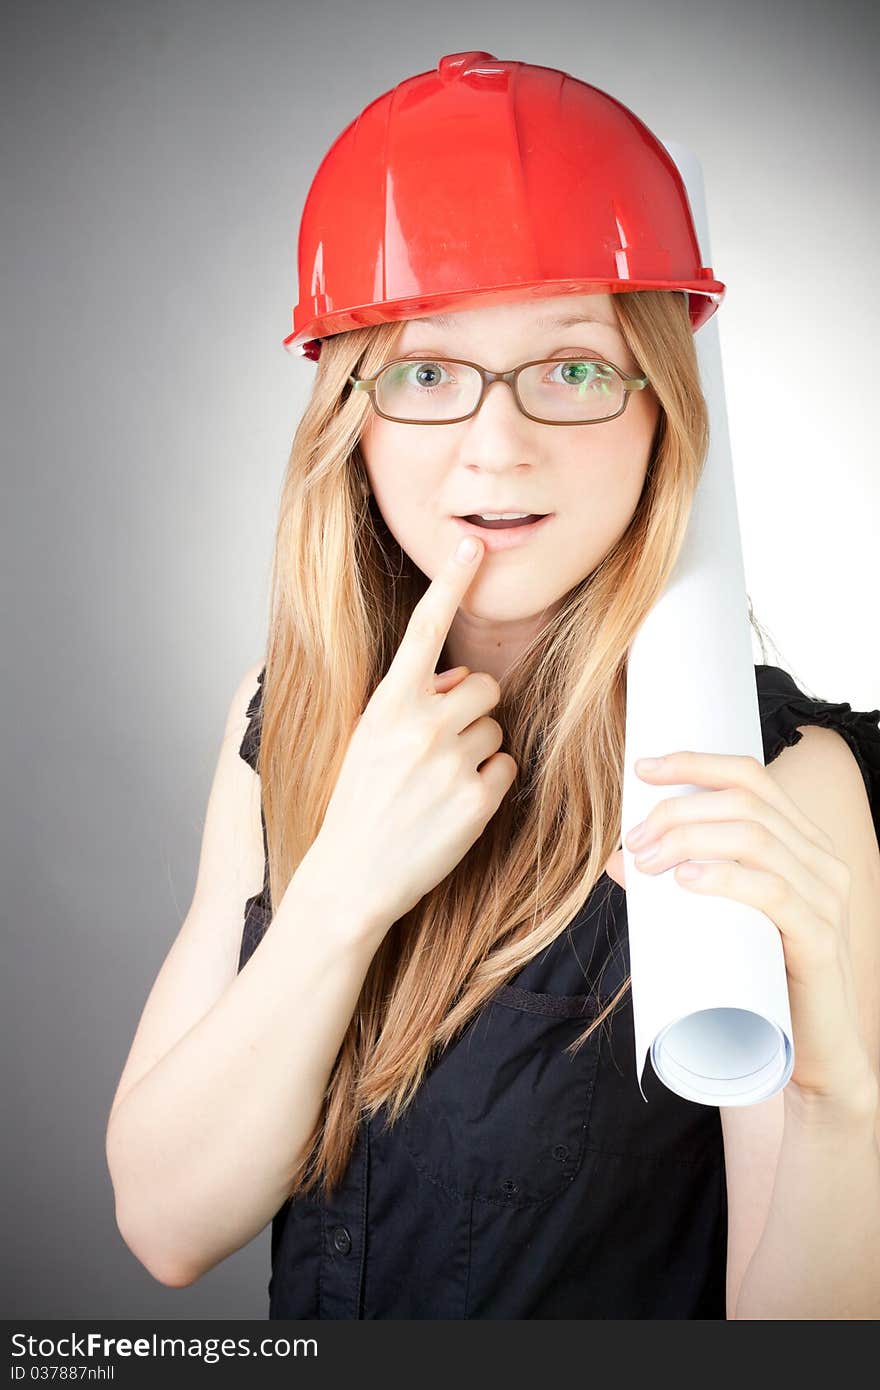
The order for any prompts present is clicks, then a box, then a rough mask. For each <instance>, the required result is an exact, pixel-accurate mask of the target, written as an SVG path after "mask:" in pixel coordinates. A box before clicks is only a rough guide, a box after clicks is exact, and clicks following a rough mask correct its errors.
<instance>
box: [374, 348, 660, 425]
mask: <svg viewBox="0 0 880 1390" xmlns="http://www.w3.org/2000/svg"><path fill="white" fill-rule="evenodd" d="M402 362H457V363H458V364H459V366H461V367H473V368H474V369H475V370H476V371H478V372H479V373H480V376H481V377H482V378H483V387H482V390H481V391H480V396H479V400H478V401H477V403H476V405H475V406H474V408H473V410H470V411H468V413H467V415H457V416H456V417H455V418H454V419H452V420H403V419H401V418H400V416H398V415H386V414H385V412H384V410H380V409H379V407H378V405H377V404H376V387H377V385H378V382H379V377H380V376H381V375H382V372H384V371H386V370H387V369H388V368H389V367H396V366H399V365H400V364H401V363H402ZM542 362H555V363H560V362H601V363H602V365H603V366H604V367H610V368H611V370H612V371H613V372H614V373H616V375H617V376H619V377H620V379H621V381H622V382H623V405H622V406H621V407H620V409H619V410H615V412H614V414H613V415H603V416H602V418H601V419H599V420H542V418H541V416H540V415H532V414H531V412H530V411H528V410H526V408H525V406H524V405H523V403H522V399H521V397H520V394H519V386H518V380H519V374H520V372H523V371H525V369H526V367H536V366H537V365H538V364H539V363H542ZM348 379H349V381H350V382H351V385H352V387H353V389H354V390H355V391H365V392H366V393H367V395H368V396H369V398H370V403H371V404H372V407H373V409H374V410H375V412H376V414H377V415H381V417H382V419H383V420H391V421H393V422H394V424H396V425H458V424H460V423H461V421H462V420H470V419H471V418H472V417H473V416H474V415H476V413H477V411H478V410H479V408H480V406H481V405H482V404H483V401H484V400H485V399H486V392H487V391H488V390H489V387H490V386H491V385H492V382H493V381H505V382H506V383H507V385H508V386H509V387H510V389H511V391H512V392H513V398H514V400H515V401H516V404H517V406H518V408H519V409H520V411H521V412H522V414H523V415H525V416H526V418H527V419H528V420H534V421H535V422H536V423H537V424H539V425H563V426H568V425H604V424H607V422H608V421H609V420H616V419H617V418H618V416H620V415H622V414H623V412H624V411H625V410H626V404H627V401H628V400H629V398H630V395H631V393H632V392H633V391H643V390H644V389H645V387H646V386H648V385H650V382H649V380H648V378H647V377H646V376H627V375H626V373H625V372H623V371H621V369H620V367H618V366H615V364H614V363H613V362H609V361H608V359H607V358H605V357H598V356H591V357H586V356H584V357H577V356H572V357H535V358H533V359H532V360H531V361H530V362H521V363H520V364H519V366H518V367H511V369H510V371H509V372H490V371H489V370H488V368H487V367H483V366H481V365H480V363H479V362H468V361H467V359H466V358H464V357H429V356H425V357H395V358H394V359H393V360H392V361H391V362H385V363H384V364H383V366H382V367H381V369H380V370H379V371H378V372H377V373H376V375H375V376H372V377H359V376H350V377H349V378H348Z"/></svg>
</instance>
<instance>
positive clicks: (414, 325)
mask: <svg viewBox="0 0 880 1390" xmlns="http://www.w3.org/2000/svg"><path fill="white" fill-rule="evenodd" d="M579 324H587V325H595V326H598V327H600V328H602V329H604V330H606V331H607V332H609V333H617V334H619V332H620V330H619V327H618V323H617V315H616V313H615V310H614V306H613V304H612V303H611V296H610V295H585V296H574V295H563V296H559V297H556V298H553V299H539V300H532V301H530V302H529V303H527V304H490V305H481V306H479V307H477V308H472V309H461V310H458V311H456V312H452V313H446V314H429V315H426V316H425V317H419V318H413V319H409V320H407V324H406V327H405V329H404V331H403V334H402V340H403V341H408V340H409V339H410V338H412V337H416V336H420V335H421V334H422V333H423V332H427V331H431V332H432V333H437V332H439V333H446V334H450V335H459V334H460V335H462V336H466V335H471V334H474V335H486V336H490V335H491V334H493V333H495V332H498V333H505V334H509V333H522V334H529V333H541V332H547V331H550V330H552V329H560V328H573V327H575V326H577V325H579Z"/></svg>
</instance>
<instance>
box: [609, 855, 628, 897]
mask: <svg viewBox="0 0 880 1390" xmlns="http://www.w3.org/2000/svg"><path fill="white" fill-rule="evenodd" d="M605 872H606V874H607V875H608V877H609V878H613V879H614V882H615V883H619V884H620V886H621V888H625V887H626V883H625V882H624V877H623V849H616V850H615V851H614V853H613V854H612V855H611V857H610V859H609V860H608V863H607V864H606V865H605Z"/></svg>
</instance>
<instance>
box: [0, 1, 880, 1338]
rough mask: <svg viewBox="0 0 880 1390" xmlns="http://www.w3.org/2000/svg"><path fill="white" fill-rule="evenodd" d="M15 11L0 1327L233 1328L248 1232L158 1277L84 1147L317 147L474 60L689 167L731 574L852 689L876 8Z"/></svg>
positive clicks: (9, 189)
mask: <svg viewBox="0 0 880 1390" xmlns="http://www.w3.org/2000/svg"><path fill="white" fill-rule="evenodd" d="M5 16H6V17H5V20H4V32H3V35H2V38H3V43H2V47H3V48H4V49H5V54H6V56H5V59H4V67H5V69H6V70H5V72H4V73H3V81H2V84H0V101H2V117H3V119H2V121H0V131H2V136H0V138H2V145H3V195H2V200H0V206H2V219H3V228H2V245H3V249H4V252H5V255H4V267H3V268H4V287H5V291H6V294H5V303H6V309H5V313H4V323H5V325H6V327H7V330H8V331H7V333H6V334H5V335H4V359H3V374H2V381H3V387H4V397H5V409H4V428H3V440H4V444H5V469H4V498H5V502H6V506H5V507H4V509H3V510H4V512H5V514H6V522H7V527H6V531H7V534H6V536H5V538H4V541H3V546H2V555H3V568H4V576H3V578H4V584H3V592H4V596H5V600H6V604H5V636H4V640H3V646H2V650H3V654H4V658H5V662H4V674H3V690H4V694H5V696H6V725H7V730H9V729H11V731H12V738H11V739H9V738H7V740H6V742H5V747H6V775H5V777H4V788H5V796H4V803H3V836H2V843H3V857H4V873H3V912H4V917H5V923H4V927H5V931H4V965H5V972H4V974H5V982H6V987H7V999H6V1001H5V1003H4V1006H3V1009H4V1021H5V1022H6V1024H7V1030H8V1032H7V1040H6V1047H5V1049H4V1052H5V1061H6V1066H7V1082H6V1089H7V1093H8V1097H9V1102H11V1103H7V1105H6V1108H5V1115H6V1117H7V1119H8V1120H9V1121H10V1123H9V1124H8V1130H7V1143H6V1146H5V1148H6V1153H5V1162H6V1172H5V1176H4V1194H5V1198H6V1201H5V1212H4V1215H5V1219H6V1223H7V1231H6V1240H5V1241H4V1250H5V1259H4V1280H5V1286H6V1287H5V1291H4V1300H3V1303H4V1307H3V1313H4V1315H5V1316H7V1317H13V1316H21V1317H42V1318H51V1317H64V1318H85V1317H94V1316H97V1315H100V1316H103V1317H105V1318H113V1317H117V1318H122V1317H132V1316H134V1317H143V1318H152V1317H200V1316H204V1317H211V1318H221V1317H239V1318H241V1317H257V1318H261V1317H265V1316H266V1313H267V1311H268V1301H267V1298H266V1283H267V1280H268V1259H269V1255H268V1228H267V1230H266V1231H264V1232H263V1234H262V1235H261V1236H260V1237H258V1238H257V1239H256V1240H254V1241H253V1242H252V1243H251V1244H250V1245H249V1246H248V1247H246V1248H245V1249H244V1250H242V1251H240V1252H238V1253H237V1254H235V1255H234V1256H232V1257H231V1258H230V1259H228V1260H226V1261H224V1263H223V1264H222V1265H221V1266H219V1267H218V1268H217V1269H215V1270H213V1271H212V1272H211V1273H210V1274H208V1275H207V1276H206V1277H205V1278H204V1279H202V1280H201V1281H200V1282H199V1283H198V1284H197V1285H195V1286H194V1287H192V1288H189V1289H184V1290H172V1289H166V1288H164V1287H163V1286H162V1285H160V1284H158V1283H157V1282H155V1281H154V1280H153V1279H152V1278H151V1276H150V1275H149V1274H147V1272H146V1271H145V1270H144V1269H143V1268H142V1267H141V1266H140V1265H139V1264H138V1262H137V1261H136V1260H135V1258H134V1257H133V1256H132V1255H131V1254H130V1252H129V1251H128V1249H127V1248H126V1246H125V1245H124V1244H123V1242H122V1239H121V1237H120V1236H119V1234H118V1232H117V1230H116V1226H115V1222H114V1216H113V1201H112V1189H111V1185H110V1181H109V1177H108V1174H107V1171H106V1167H105V1160H104V1151H103V1142H104V1127H105V1123H106V1117H107V1112H108V1110H109V1106H110V1101H111V1098H112V1095H113V1091H114V1088H115V1085H116V1082H117V1079H118V1076H119V1073H120V1070H121V1068H122V1064H123V1062H124V1059H125V1055H126V1053H127V1050H128V1047H129V1044H130V1042H131V1038H132V1035H133V1032H134V1028H135V1025H136V1022H137V1018H138V1016H139V1013H140V1010H141V1008H142V1006H143V1002H144V1000H145V998H146V995H147V993H148V991H149V988H150V985H151V984H152V981H153V979H154V978H155V975H156V972H157V971H158V969H159V966H160V965H161V962H162V960H163V958H164V956H165V954H166V952H167V950H168V948H169V946H170V945H171V942H172V941H173V939H174V937H175V935H176V933H177V931H178V929H179V926H180V923H181V922H182V920H183V918H184V916H185V914H186V912H187V909H188V906H189V903H190V900H191V895H192V891H193V888H194V885H195V873H196V867H197V862H198V852H199V844H200V838H201V826H202V818H203V814H204V808H205V804H206V799H207V794H208V790H209V787H210V782H211V777H212V775H213V770H214V764H215V760H216V757H217V753H218V749H219V742H220V736H221V733H222V729H223V721H224V717H225V714H226V710H227V707H228V703H229V700H230V698H231V695H232V692H233V690H234V688H235V685H236V684H237V682H238V680H239V679H240V678H241V675H242V674H243V672H244V670H245V669H246V667H247V666H249V665H250V664H251V663H252V662H254V661H256V660H258V659H259V657H260V653H261V651H262V643H263V636H264V627H265V621H266V607H267V594H268V578H269V565H270V558H271V547H272V542H273V536H274V524H275V513H276V507H277V503H278V496H279V484H280V479H281V475H282V472H283V468H284V465H285V461H286V456H287V452H288V449H289V444H290V440H291V437H292V434H293V431H294V428H295V424H296V421H297V419H298V416H299V414H300V411H301V409H302V406H303V403H304V401H305V395H306V392H307V389H308V384H309V381H310V378H311V375H312V373H313V370H314V368H313V366H312V364H310V363H308V362H306V361H300V360H296V361H295V360H293V359H291V358H290V357H289V356H288V355H287V354H286V353H284V352H283V351H282V349H281V346H280V344H281V339H282V338H283V337H284V335H285V334H286V333H287V332H288V331H289V330H290V327H291V309H292V305H293V302H294V299H295V291H296V259H295V258H296V235H297V229H298V224H299V216H300V212H301V209H302V204H303V200H304V198H305V195H306V192H307V189H308V186H309V183H310V181H311V178H312V176H313V174H314V171H315V169H316V167H317V164H318V162H319V161H320V159H321V158H322V157H323V155H324V153H325V151H326V149H327V148H328V146H329V145H330V143H331V142H332V141H333V139H335V137H336V136H337V134H338V133H339V132H340V131H341V130H342V128H343V127H344V126H345V125H346V124H348V122H349V121H350V120H351V119H352V118H353V117H354V116H355V115H357V114H358V112H359V111H360V110H361V109H362V108H363V107H364V106H365V105H366V104H367V103H368V102H369V101H371V100H372V99H373V98H374V97H376V96H378V95H379V94H380V93H381V92H383V91H385V90H387V89H388V88H390V87H392V86H393V85H394V84H395V83H397V82H399V81H401V80H402V79H404V78H405V77H407V76H410V75H412V74H414V73H416V72H421V71H424V70H426V69H429V68H432V67H434V66H435V65H436V63H437V61H438V60H439V58H440V57H441V56H442V55H443V54H444V53H451V52H457V51H462V50H466V49H484V50H487V51H489V52H491V53H494V54H495V55H496V56H497V57H501V58H521V59H525V60H527V61H531V62H536V63H543V64H545V65H547V66H550V67H557V68H561V69H563V70H565V71H568V72H571V73H572V74H573V75H575V76H577V77H580V78H582V79H583V80H585V81H589V82H592V83H594V84H595V85H596V86H599V87H601V88H604V89H605V90H607V91H609V92H611V93H612V94H613V95H615V96H617V97H618V98H620V99H621V100H622V101H624V102H625V103H627V104H628V105H629V106H631V107H632V108H633V110H635V111H636V112H637V114H638V115H640V116H641V117H642V119H643V120H645V121H646V122H647V124H648V125H649V126H650V127H651V128H652V129H653V130H654V131H655V132H656V133H657V134H658V135H659V136H660V137H661V138H663V139H671V140H678V141H680V142H681V143H683V144H685V145H687V146H689V147H690V148H692V149H693V150H694V151H695V152H696V153H697V154H698V156H699V158H700V160H701V162H702V166H703V172H704V178H705V184H706V196H707V200H708V206H709V219H710V229H711V238H712V264H713V265H714V268H715V272H716V274H717V275H718V277H719V278H720V279H721V280H723V281H725V282H726V283H727V284H728V286H729V289H728V294H727V298H726V301H725V303H724V304H723V306H722V308H721V310H720V314H719V332H720V338H721V346H722V355H723V362H724V373H725V382H726V387H727V396H728V401H727V405H728V414H729V420H730V430H731V446H732V451H733V459H734V466H735V469H736V485H737V496H738V503H739V512H740V523H741V530H742V538H743V548H744V557H745V563H746V573H747V579H748V587H749V592H750V593H751V595H752V598H753V601H754V604H755V609H756V612H757V614H758V617H759V618H760V619H761V621H762V622H763V623H764V624H765V626H766V627H768V628H769V630H770V632H771V633H772V635H773V636H774V638H775V640H776V643H777V644H778V647H779V649H780V652H781V654H782V656H783V658H784V663H785V664H787V665H791V666H792V667H793V668H794V670H795V671H796V672H797V673H798V674H800V675H801V676H802V677H803V678H804V679H805V680H806V681H807V682H808V683H809V684H810V685H811V686H812V687H813V688H814V689H816V690H817V691H818V692H819V693H821V694H822V695H823V696H824V697H825V698H828V699H835V700H838V699H846V700H849V701H850V703H851V704H853V705H854V706H855V707H857V708H863V709H864V708H873V707H875V706H876V705H878V704H880V673H878V669H877V662H876V643H875V642H873V641H870V640H869V641H867V642H866V640H865V635H866V633H865V629H866V627H868V628H869V629H870V627H873V625H874V624H875V622H876V617H875V605H874V604H871V605H870V606H869V603H868V589H869V586H871V585H873V584H874V583H875V565H874V559H873V557H874V553H875V549H876V534H877V521H878V507H877V502H878V484H877V472H876V460H877V447H876V439H875V432H874V410H873V403H874V399H875V396H876V387H875V384H874V370H875V361H876V347H877V339H876V333H875V331H874V327H875V324H876V321H877V309H878V304H877V284H878V279H877V266H876V251H875V246H876V233H877V227H878V225H880V219H878V193H877V189H878V186H880V180H878V168H877V141H876V130H877V122H878V114H880V113H878V109H877V108H878V86H877V70H876V53H877V38H878V12H877V10H876V8H875V7H873V6H872V5H870V4H868V3H865V4H856V3H851V0H844V3H835V4H834V5H832V6H828V5H825V4H823V3H819V2H818V0H816V3H786V4H784V5H782V4H780V5H778V6H773V5H767V4H764V3H761V4H758V3H754V0H752V2H751V3H745V4H744V3H742V0H740V3H739V4H737V5H735V6H734V5H733V4H732V3H731V4H726V5H721V4H715V5H713V4H711V3H707V0H674V2H673V0H664V3H661V4H650V3H648V0H641V3H633V2H632V0H615V2H614V4H611V5H601V6H600V5H592V4H589V3H586V0H555V2H554V4H553V5H551V6H549V7H548V6H546V5H540V4H535V3H534V0H528V2H527V3H526V2H525V0H505V3H503V4H502V3H498V0H484V3H483V4H482V5H481V6H480V7H478V8H477V7H475V6H474V5H473V3H472V0H468V2H467V3H461V0H443V3H442V4H440V5H436V6H434V5H416V4H414V3H412V0H409V3H406V4H401V3H384V4H381V5H378V6H377V5H363V4H355V3H347V4H343V3H339V0H327V2H326V3H324V4H322V5H321V6H320V8H319V7H318V5H317V4H316V5H313V6H312V5H305V4H300V5H296V4H290V3H287V4H284V3H281V2H280V0H274V3H266V2H265V0H248V3H247V4H245V3H243V2H242V3H238V4H232V3H229V2H228V0H222V2H221V3H218V0H211V2H210V3H208V0H186V2H185V3H176V4H172V3H156V0H152V3H151V0H138V3H134V0H117V3H112V4H110V3H108V4H101V5H99V4H89V3H81V2H80V3H67V4H61V3H34V0H30V2H29V3H27V4H13V5H9V6H7V8H6V10H5ZM477 16H479V17H477ZM820 382H821V383H822V386H821V391H820ZM831 383H833V384H831ZM826 391H827V395H826V396H825V399H826V400H828V401H830V402H831V403H832V406H833V408H832V409H831V410H826V411H825V413H822V412H820V411H819V410H818V409H817V408H816V399H817V396H821V394H822V393H823V392H826ZM756 659H760V657H759V655H758V654H756ZM773 659H774V657H773V655H772V654H771V657H770V660H771V661H772V660H773ZM413 1253H414V1255H415V1254H416V1253H417V1252H413Z"/></svg>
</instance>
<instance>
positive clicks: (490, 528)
mask: <svg viewBox="0 0 880 1390" xmlns="http://www.w3.org/2000/svg"><path fill="white" fill-rule="evenodd" d="M553 516H554V513H553V512H544V513H541V514H539V513H537V512H533V513H530V514H529V515H528V516H522V517H498V518H497V519H492V518H490V519H489V520H488V521H487V520H486V518H485V517H482V516H477V515H476V514H474V513H472V514H471V515H470V516H454V517H453V518H452V520H453V521H454V522H455V524H456V526H458V527H460V528H461V530H462V531H464V532H466V533H469V534H470V535H472V536H479V537H480V540H481V541H482V542H483V545H484V546H485V548H486V549H487V550H488V551H491V552H493V553H494V552H498V551H504V550H519V549H520V548H521V547H523V546H527V545H528V543H529V541H530V540H531V538H532V536H538V535H539V534H540V533H541V532H542V531H543V530H544V528H545V527H546V526H551V525H552V524H553Z"/></svg>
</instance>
